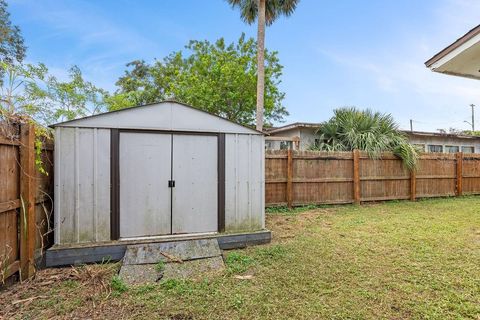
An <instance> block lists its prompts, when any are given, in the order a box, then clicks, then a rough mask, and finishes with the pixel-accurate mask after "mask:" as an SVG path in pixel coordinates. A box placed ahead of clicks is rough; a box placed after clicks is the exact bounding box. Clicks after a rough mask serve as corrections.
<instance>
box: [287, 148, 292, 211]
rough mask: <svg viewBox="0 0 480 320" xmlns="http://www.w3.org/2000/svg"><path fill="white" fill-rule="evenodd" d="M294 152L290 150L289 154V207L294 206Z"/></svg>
mask: <svg viewBox="0 0 480 320" xmlns="http://www.w3.org/2000/svg"><path fill="white" fill-rule="evenodd" d="M292 153H293V151H292V149H288V152H287V206H288V207H289V208H291V207H292V205H293V155H292Z"/></svg>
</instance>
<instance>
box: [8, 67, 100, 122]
mask: <svg viewBox="0 0 480 320" xmlns="http://www.w3.org/2000/svg"><path fill="white" fill-rule="evenodd" d="M0 70H2V71H3V73H4V81H3V83H2V84H1V87H0V117H2V118H4V119H11V118H16V117H18V116H24V115H26V116H28V117H30V118H31V119H33V120H35V122H37V123H39V124H41V125H49V124H51V123H54V122H58V121H64V120H72V119H75V118H78V117H82V116H86V115H89V114H95V113H98V112H100V111H102V110H103V109H104V106H105V104H104V96H105V95H106V91H104V90H102V89H99V88H97V87H96V86H94V85H93V84H92V83H91V82H88V81H86V80H85V79H84V78H83V76H82V73H81V71H80V69H79V68H78V67H76V66H74V67H72V68H71V69H70V72H69V81H66V82H63V81H60V80H58V79H57V78H56V77H54V76H52V75H49V74H48V69H47V67H46V66H45V65H44V64H38V65H32V64H15V65H11V64H7V63H0Z"/></svg>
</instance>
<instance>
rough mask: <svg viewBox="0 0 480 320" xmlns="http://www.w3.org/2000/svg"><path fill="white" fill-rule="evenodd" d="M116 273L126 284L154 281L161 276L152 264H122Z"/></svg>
mask: <svg viewBox="0 0 480 320" xmlns="http://www.w3.org/2000/svg"><path fill="white" fill-rule="evenodd" d="M118 275H119V277H120V278H121V279H122V280H123V281H124V282H125V283H126V284H128V285H137V284H147V283H155V282H157V281H158V280H159V278H160V277H161V274H160V272H158V271H157V270H156V268H155V265H154V264H131V265H127V266H125V265H124V266H122V267H121V268H120V273H119V274H118Z"/></svg>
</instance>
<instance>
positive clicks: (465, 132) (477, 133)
mask: <svg viewBox="0 0 480 320" xmlns="http://www.w3.org/2000/svg"><path fill="white" fill-rule="evenodd" d="M458 134H465V135H468V136H476V137H478V136H480V131H478V130H475V131H472V130H465V131H461V132H459V133H458Z"/></svg>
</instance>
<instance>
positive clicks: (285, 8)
mask: <svg viewBox="0 0 480 320" xmlns="http://www.w3.org/2000/svg"><path fill="white" fill-rule="evenodd" d="M227 1H228V3H230V4H231V5H232V7H233V8H235V7H238V8H239V9H240V15H241V17H242V20H243V21H245V22H246V23H248V24H252V23H254V22H255V20H258V31H257V64H258V71H257V130H259V131H262V129H263V103H264V91H265V62H264V60H265V58H264V55H265V25H267V26H269V25H271V24H272V23H273V22H274V21H275V20H276V19H277V18H278V17H280V16H282V15H284V16H287V17H288V16H290V15H291V14H292V13H293V11H295V8H296V7H297V4H298V2H299V1H300V0H227Z"/></svg>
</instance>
